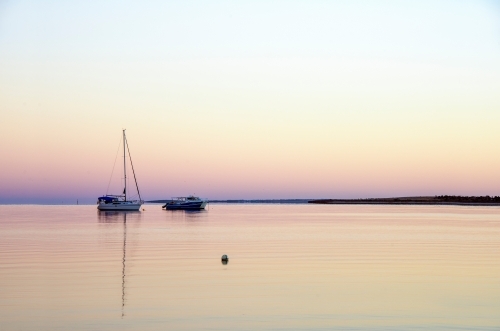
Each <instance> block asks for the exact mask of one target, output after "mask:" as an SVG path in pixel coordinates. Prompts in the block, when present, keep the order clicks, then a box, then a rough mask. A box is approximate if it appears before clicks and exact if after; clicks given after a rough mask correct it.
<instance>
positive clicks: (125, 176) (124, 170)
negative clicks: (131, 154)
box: [123, 130, 127, 201]
mask: <svg viewBox="0 0 500 331" xmlns="http://www.w3.org/2000/svg"><path fill="white" fill-rule="evenodd" d="M126 143H127V140H126V139H125V130H123V177H124V181H125V188H124V189H123V195H124V196H125V201H127V165H126V163H125V160H126V155H125V144H126Z"/></svg>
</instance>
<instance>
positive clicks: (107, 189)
mask: <svg viewBox="0 0 500 331" xmlns="http://www.w3.org/2000/svg"><path fill="white" fill-rule="evenodd" d="M121 145H122V138H121V137H120V142H119V143H118V149H117V150H116V155H115V163H113V170H111V176H109V182H108V187H107V188H106V195H108V191H109V185H111V179H112V178H113V173H114V172H115V166H116V159H117V158H118V152H119V151H120V146H121Z"/></svg>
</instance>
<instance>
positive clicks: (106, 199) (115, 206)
mask: <svg viewBox="0 0 500 331" xmlns="http://www.w3.org/2000/svg"><path fill="white" fill-rule="evenodd" d="M127 151H128V156H129V159H130V165H131V166H132V173H133V175H134V181H135V187H136V188H137V195H138V196H139V199H138V200H128V199H127V167H126V158H127V153H126V152H127ZM123 179H124V186H125V188H124V189H123V193H122V194H121V195H110V194H106V195H103V196H101V197H99V198H97V209H99V210H134V211H137V210H139V209H140V208H141V205H142V204H143V203H144V201H143V200H142V199H141V194H140V192H139V186H138V185H137V179H136V177H135V170H134V164H133V163H132V157H131V156H130V150H129V148H128V143H127V137H126V136H125V130H123Z"/></svg>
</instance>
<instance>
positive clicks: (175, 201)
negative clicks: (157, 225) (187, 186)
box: [162, 195, 208, 210]
mask: <svg viewBox="0 0 500 331" xmlns="http://www.w3.org/2000/svg"><path fill="white" fill-rule="evenodd" d="M207 203H208V200H206V199H200V198H198V197H195V196H192V195H190V196H188V197H175V198H172V201H170V202H167V203H166V204H165V205H164V206H162V208H164V209H166V210H201V209H205V207H206V206H207Z"/></svg>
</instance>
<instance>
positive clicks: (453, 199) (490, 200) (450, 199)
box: [146, 195, 500, 206]
mask: <svg viewBox="0 0 500 331" xmlns="http://www.w3.org/2000/svg"><path fill="white" fill-rule="evenodd" d="M170 201H171V200H151V201H146V203H167V202H170ZM209 203H228V204H237V203H243V204H245V203H246V204H252V203H265V204H308V203H311V204H323V205H445V206H446V205H454V206H500V197H498V196H496V197H490V196H454V195H451V196H449V195H441V196H417V197H396V198H368V199H248V200H246V199H228V200H209Z"/></svg>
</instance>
